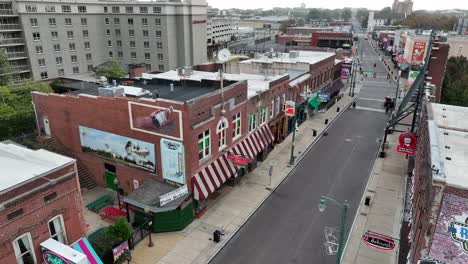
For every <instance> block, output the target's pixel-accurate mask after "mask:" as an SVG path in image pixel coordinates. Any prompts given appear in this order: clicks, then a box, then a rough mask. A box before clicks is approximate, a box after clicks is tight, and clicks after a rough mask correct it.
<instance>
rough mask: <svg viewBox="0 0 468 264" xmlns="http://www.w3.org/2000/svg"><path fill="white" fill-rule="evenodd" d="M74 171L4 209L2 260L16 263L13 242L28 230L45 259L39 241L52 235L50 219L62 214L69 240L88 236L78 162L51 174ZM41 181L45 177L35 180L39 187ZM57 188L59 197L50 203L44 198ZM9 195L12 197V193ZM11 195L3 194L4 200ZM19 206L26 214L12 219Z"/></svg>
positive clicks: (0, 220)
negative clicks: (9, 216)
mask: <svg viewBox="0 0 468 264" xmlns="http://www.w3.org/2000/svg"><path fill="white" fill-rule="evenodd" d="M70 172H72V173H74V175H73V176H70V177H68V178H67V179H66V180H63V181H59V182H58V183H57V184H55V185H52V186H50V187H47V188H46V189H43V190H42V191H39V192H37V193H35V194H34V195H33V196H31V197H28V198H27V199H25V200H24V201H18V202H17V203H16V204H15V205H14V206H13V207H10V208H7V209H6V210H5V211H2V212H1V213H0V237H1V239H0V259H1V260H2V261H1V262H2V263H16V259H15V252H14V249H13V243H12V242H13V241H14V240H15V239H16V238H17V237H19V236H21V235H23V234H25V233H28V232H29V233H31V238H32V241H33V245H34V251H35V254H36V260H37V261H38V263H41V261H40V258H39V253H40V249H39V244H40V243H41V242H43V241H45V240H47V239H48V238H49V237H50V235H49V228H48V221H50V220H51V219H52V218H54V217H56V216H57V215H60V214H61V215H62V216H63V221H64V224H65V230H66V237H67V241H68V243H69V244H71V243H73V242H75V241H76V240H78V239H79V238H81V237H84V236H86V223H85V220H84V216H83V204H82V200H81V193H80V188H79V184H78V178H77V175H76V171H75V164H72V165H69V166H67V167H66V168H64V169H61V170H59V171H57V172H54V173H52V174H50V175H49V176H47V177H49V178H57V177H60V176H63V175H65V174H67V173H70ZM41 183H44V181H43V180H37V181H34V185H36V187H37V186H38V185H40V184H41ZM30 187H33V186H30ZM54 191H55V192H57V197H56V199H55V200H52V201H49V202H48V203H47V204H46V203H45V202H44V200H43V199H44V196H45V195H48V194H50V193H52V192H54ZM23 192H24V191H22V190H19V191H18V190H14V191H12V193H15V194H16V195H19V194H22V193H23ZM7 196H8V198H11V195H7ZM7 196H2V198H1V200H0V201H1V202H4V200H5V198H7ZM19 208H23V210H24V213H23V215H22V216H21V217H19V218H17V219H14V220H10V221H8V220H7V215H8V214H10V213H12V212H14V211H16V210H17V209H19Z"/></svg>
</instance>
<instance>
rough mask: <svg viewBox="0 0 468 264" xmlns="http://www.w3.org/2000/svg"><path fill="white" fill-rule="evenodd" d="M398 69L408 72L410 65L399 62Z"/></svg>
mask: <svg viewBox="0 0 468 264" xmlns="http://www.w3.org/2000/svg"><path fill="white" fill-rule="evenodd" d="M398 67H400V70H402V71H406V70H407V69H408V68H409V64H408V63H406V62H399V63H398Z"/></svg>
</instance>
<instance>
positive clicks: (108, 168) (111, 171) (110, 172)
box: [104, 163, 117, 191]
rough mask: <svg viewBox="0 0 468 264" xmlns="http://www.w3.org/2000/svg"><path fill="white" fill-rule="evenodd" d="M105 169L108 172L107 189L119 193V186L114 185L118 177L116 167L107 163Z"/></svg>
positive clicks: (106, 173) (106, 175) (106, 176)
mask: <svg viewBox="0 0 468 264" xmlns="http://www.w3.org/2000/svg"><path fill="white" fill-rule="evenodd" d="M104 168H105V170H106V172H105V173H104V175H105V178H106V188H109V189H111V190H114V191H117V184H115V183H114V180H115V178H117V175H116V174H115V166H113V165H110V164H107V163H105V164H104Z"/></svg>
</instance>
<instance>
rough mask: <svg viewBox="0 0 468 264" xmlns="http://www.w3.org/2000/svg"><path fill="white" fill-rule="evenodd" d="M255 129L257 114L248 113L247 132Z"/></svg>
mask: <svg viewBox="0 0 468 264" xmlns="http://www.w3.org/2000/svg"><path fill="white" fill-rule="evenodd" d="M255 129H257V114H253V115H249V132H252V131H254V130H255Z"/></svg>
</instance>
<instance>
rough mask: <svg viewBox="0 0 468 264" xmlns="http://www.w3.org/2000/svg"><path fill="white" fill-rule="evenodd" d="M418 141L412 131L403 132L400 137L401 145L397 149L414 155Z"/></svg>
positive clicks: (402, 152) (399, 151)
mask: <svg viewBox="0 0 468 264" xmlns="http://www.w3.org/2000/svg"><path fill="white" fill-rule="evenodd" d="M416 141H417V139H416V135H415V134H413V133H410V132H406V133H403V134H401V135H400V137H399V139H398V142H399V145H398V146H397V147H396V151H397V152H398V153H401V154H407V155H414V151H415V149H416Z"/></svg>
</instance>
